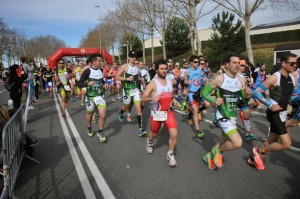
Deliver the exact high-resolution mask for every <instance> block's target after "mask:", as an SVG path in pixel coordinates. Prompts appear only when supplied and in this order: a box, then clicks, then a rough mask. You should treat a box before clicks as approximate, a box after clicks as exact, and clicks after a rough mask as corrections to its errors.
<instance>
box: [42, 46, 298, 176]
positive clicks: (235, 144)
mask: <svg viewBox="0 0 300 199" xmlns="http://www.w3.org/2000/svg"><path fill="white" fill-rule="evenodd" d="M296 58H297V56H296V55H294V54H284V55H283V57H282V67H281V69H280V71H278V72H276V73H275V74H273V75H272V76H271V77H269V78H266V75H265V71H264V70H265V65H263V64H261V66H260V67H259V69H258V70H257V71H255V72H254V73H253V74H252V77H254V79H253V80H254V81H253V83H252V82H251V81H250V80H251V78H250V75H249V73H247V72H245V68H246V66H247V61H246V60H245V59H242V58H240V56H238V55H231V56H228V57H227V59H226V60H225V62H224V67H223V70H222V71H221V72H220V73H218V74H217V75H216V76H214V77H212V78H210V75H211V74H210V70H209V67H208V62H207V61H206V60H205V59H204V58H203V57H201V56H196V55H192V56H191V57H190V59H189V61H184V62H183V66H182V67H181V68H180V63H178V62H177V63H175V67H173V62H172V60H171V59H168V60H158V61H156V63H155V64H154V65H153V66H152V67H151V69H150V70H149V71H148V70H147V69H146V68H145V64H144V63H143V62H139V61H137V55H136V53H135V52H134V51H130V52H129V54H128V63H127V64H124V65H122V66H118V65H117V64H116V63H113V65H112V66H110V67H106V66H104V63H103V60H102V56H101V55H97V54H95V55H92V56H91V57H90V58H89V59H88V60H87V62H86V66H83V65H84V64H83V62H81V61H80V62H79V64H78V65H77V66H76V67H75V68H74V69H73V70H72V69H71V68H70V67H68V66H65V63H64V60H62V59H61V60H59V62H58V66H57V68H56V70H55V72H54V74H53V75H54V77H55V78H54V79H55V86H56V88H57V91H58V93H59V94H60V96H61V106H62V116H63V117H66V114H65V108H66V106H67V104H68V99H69V97H68V95H69V94H73V95H74V93H76V94H77V95H81V104H82V105H83V106H85V107H86V112H87V113H86V126H87V134H88V136H93V135H94V133H93V130H92V127H91V122H92V121H93V120H94V119H95V115H94V114H95V112H98V114H99V120H98V132H97V136H98V137H99V140H100V141H101V142H105V141H106V136H105V133H104V131H103V130H104V124H105V118H106V98H105V92H106V91H110V94H111V96H112V101H116V98H118V99H120V98H122V99H121V100H122V103H123V104H122V106H121V107H120V109H119V110H118V112H117V117H118V120H119V121H120V122H121V123H123V122H124V121H125V118H124V114H125V112H127V113H129V114H128V115H127V121H131V109H132V108H133V107H134V108H135V112H136V115H137V121H138V128H137V134H138V136H144V135H148V137H147V140H146V151H147V152H148V153H153V149H154V144H153V140H154V138H155V137H156V136H157V135H158V133H159V132H160V130H161V126H162V124H164V125H165V126H166V128H167V129H168V131H169V135H170V138H169V150H168V152H167V159H168V163H169V166H171V167H174V166H176V165H177V162H176V160H175V156H174V149H175V146H176V142H177V134H178V132H177V122H176V117H175V114H174V107H179V108H182V110H185V109H186V111H187V112H188V114H189V116H188V119H187V121H188V124H189V125H194V128H195V136H196V137H198V138H200V139H201V138H203V137H204V136H205V133H204V132H203V131H201V130H200V126H199V120H201V116H200V115H199V113H201V112H203V111H204V110H205V109H206V108H207V107H209V106H211V105H213V106H216V107H217V109H216V112H215V114H214V116H213V123H214V124H215V125H217V126H218V127H219V128H220V129H221V130H222V138H221V140H220V141H219V142H218V143H217V144H216V145H215V146H213V147H212V150H211V151H210V152H209V153H207V154H205V155H204V156H203V158H202V160H203V161H204V163H206V164H207V166H208V168H209V169H217V168H221V167H222V166H223V159H222V153H223V152H225V151H229V150H234V149H237V148H239V147H241V145H242V138H241V136H240V134H239V133H238V131H237V125H236V118H237V108H239V109H240V114H239V115H240V116H241V119H242V121H243V124H244V129H245V132H246V133H245V139H246V140H253V139H255V135H253V134H251V132H250V128H251V124H250V116H251V111H253V110H254V109H255V108H256V107H257V106H258V104H259V103H263V104H265V105H266V106H267V107H268V111H267V118H268V120H269V122H270V133H269V138H268V140H267V141H266V142H265V143H264V145H263V146H261V147H253V150H252V151H251V154H250V156H249V159H248V163H249V164H251V165H253V166H254V167H255V168H257V169H260V170H263V169H264V164H263V157H264V156H265V154H266V153H267V152H270V151H278V150H284V149H287V148H289V147H290V146H291V139H290V137H289V133H288V131H287V128H288V127H291V126H296V125H298V123H299V121H300V108H299V101H300V100H299V96H300V88H299V86H298V85H299V84H300V82H299V81H300V80H299V74H300V72H299V70H297V71H296ZM153 70H155V71H156V75H155V76H154V75H153V73H152V72H153ZM51 75H52V74H51V71H50V69H48V70H47V72H45V73H44V78H45V81H47V85H48V86H46V88H47V89H48V90H49V92H50V98H52V96H53V94H52V92H51V90H52V85H51V82H52V79H51V78H50V76H51ZM72 79H75V81H74V82H72ZM49 83H50V84H49ZM72 84H73V85H72ZM76 86H77V87H78V89H76V91H75V87H76ZM266 89H269V92H270V101H269V100H267V99H266V98H265V96H264V95H263V93H264V92H265V91H266ZM73 92H74V93H73ZM212 93H213V95H211V94H212ZM183 94H186V99H183ZM107 96H108V95H107V94H106V97H107ZM78 97H79V96H78ZM290 97H292V98H291V101H292V102H293V104H294V105H293V106H294V107H295V114H294V116H293V117H292V118H291V119H290V120H288V121H287V122H286V123H285V120H286V114H285V113H286V110H287V105H288V103H289V102H290ZM251 98H253V100H251V101H252V102H251V103H249V100H250V99H251ZM146 102H151V103H152V104H151V117H150V127H151V129H150V131H149V132H148V133H147V132H146V130H145V129H144V128H143V124H142V115H143V109H144V107H145V106H146ZM95 110H97V111H95Z"/></svg>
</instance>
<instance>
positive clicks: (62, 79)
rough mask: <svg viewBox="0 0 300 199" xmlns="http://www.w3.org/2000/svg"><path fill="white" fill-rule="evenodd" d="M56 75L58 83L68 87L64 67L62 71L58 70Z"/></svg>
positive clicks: (67, 74) (66, 73)
mask: <svg viewBox="0 0 300 199" xmlns="http://www.w3.org/2000/svg"><path fill="white" fill-rule="evenodd" d="M57 75H58V79H59V82H60V83H61V84H62V85H68V84H69V81H68V80H69V73H68V70H67V68H66V67H64V68H63V69H60V68H58V70H57Z"/></svg>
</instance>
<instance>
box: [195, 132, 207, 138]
mask: <svg viewBox="0 0 300 199" xmlns="http://www.w3.org/2000/svg"><path fill="white" fill-rule="evenodd" d="M204 135H205V134H204V133H203V132H202V131H200V130H197V131H196V137H197V138H200V139H201V138H203V137H204Z"/></svg>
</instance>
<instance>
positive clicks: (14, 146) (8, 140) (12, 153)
mask: <svg viewBox="0 0 300 199" xmlns="http://www.w3.org/2000/svg"><path fill="white" fill-rule="evenodd" d="M23 119H24V105H23V104H22V105H21V107H20V108H19V109H18V110H17V112H16V113H15V114H14V115H13V116H12V117H11V118H10V120H9V121H8V122H7V123H6V125H5V126H4V128H3V132H2V147H3V149H2V150H3V178H4V188H3V191H2V194H1V199H2V198H12V195H13V188H14V185H15V182H16V179H17V176H18V172H19V169H20V166H21V162H22V160H23V158H24V155H25V152H24V145H25V142H26V139H25V134H24V120H23Z"/></svg>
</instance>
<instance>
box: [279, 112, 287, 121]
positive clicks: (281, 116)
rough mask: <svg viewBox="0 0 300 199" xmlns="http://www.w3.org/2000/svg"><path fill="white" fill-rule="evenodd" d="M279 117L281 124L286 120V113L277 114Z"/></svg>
mask: <svg viewBox="0 0 300 199" xmlns="http://www.w3.org/2000/svg"><path fill="white" fill-rule="evenodd" d="M279 117H280V120H281V121H282V122H285V121H286V119H287V111H282V112H280V113H279Z"/></svg>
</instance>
